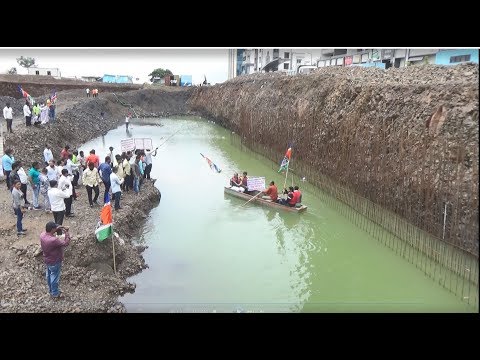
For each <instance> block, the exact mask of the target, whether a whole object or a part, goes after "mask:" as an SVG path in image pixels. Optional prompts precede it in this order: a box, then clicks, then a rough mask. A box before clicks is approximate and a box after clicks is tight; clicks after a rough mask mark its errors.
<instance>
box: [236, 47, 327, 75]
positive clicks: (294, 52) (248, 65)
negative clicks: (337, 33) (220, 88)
mask: <svg viewBox="0 0 480 360" xmlns="http://www.w3.org/2000/svg"><path fill="white" fill-rule="evenodd" d="M320 56H321V49H245V51H244V56H243V62H242V74H252V73H255V72H269V71H280V72H286V73H288V74H296V73H297V69H298V67H299V66H300V65H316V62H317V60H318V59H319V58H320Z"/></svg>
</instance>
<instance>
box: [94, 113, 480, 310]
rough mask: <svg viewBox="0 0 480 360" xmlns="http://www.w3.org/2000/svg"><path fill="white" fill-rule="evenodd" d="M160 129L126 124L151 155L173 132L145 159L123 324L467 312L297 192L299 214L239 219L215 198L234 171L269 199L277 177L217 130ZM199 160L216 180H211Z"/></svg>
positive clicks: (181, 122)
mask: <svg viewBox="0 0 480 360" xmlns="http://www.w3.org/2000/svg"><path fill="white" fill-rule="evenodd" d="M161 122H162V124H163V125H164V126H140V125H136V124H135V123H134V124H133V127H134V129H133V130H132V134H131V136H134V137H151V138H152V139H153V141H154V144H156V145H159V144H161V143H162V142H163V141H164V140H165V139H167V138H168V137H169V136H170V135H172V134H174V133H175V132H177V131H178V130H179V129H181V130H180V131H179V132H178V133H176V134H175V135H174V136H173V137H171V138H170V140H168V142H167V143H165V145H163V146H161V147H160V149H159V151H158V156H157V157H156V158H154V163H153V170H152V175H153V177H155V178H157V179H158V180H157V182H156V185H157V186H158V188H159V189H160V191H161V193H162V199H161V202H160V205H159V206H158V207H157V208H155V209H153V210H152V211H151V213H150V216H149V217H148V220H147V224H146V226H145V230H144V233H143V235H142V236H141V238H140V239H138V241H139V242H141V243H144V244H146V245H148V249H147V250H145V252H144V257H145V260H146V263H147V264H148V266H149V268H148V269H146V270H144V271H143V272H142V273H140V274H138V275H136V276H134V277H132V278H131V279H130V281H132V282H135V283H136V285H137V287H136V290H135V293H133V294H127V295H125V296H124V297H122V298H120V301H122V302H123V303H124V304H125V306H126V308H127V310H128V311H129V312H235V311H244V312H302V311H303V312H474V311H475V310H474V308H473V307H472V306H469V305H468V304H466V303H464V302H462V301H461V300H460V299H459V298H458V297H456V296H455V295H453V294H452V293H450V292H449V291H448V290H446V289H445V288H443V287H442V286H440V285H439V284H438V283H437V282H434V281H433V280H432V279H431V278H429V277H428V276H426V275H425V274H424V273H423V272H422V271H420V270H419V269H417V268H416V267H415V266H414V265H412V264H410V263H409V262H407V261H406V260H405V259H404V258H402V257H400V256H398V255H396V254H395V253H394V252H393V251H392V250H391V249H389V248H388V247H385V246H384V245H382V244H381V243H379V242H378V241H377V240H376V239H374V238H373V237H371V236H370V235H369V234H368V233H366V232H365V231H363V230H362V229H360V228H358V227H356V226H355V225H353V224H352V223H351V222H350V221H349V220H348V219H347V218H345V217H343V216H342V215H340V214H339V213H338V212H337V211H336V210H335V209H333V208H331V207H328V205H327V204H325V203H323V202H321V201H320V199H319V198H318V197H316V196H315V195H313V194H311V193H309V192H308V191H304V192H303V203H304V204H306V205H307V206H308V210H307V212H306V213H303V214H291V213H287V212H279V211H277V210H271V209H268V208H264V207H260V206H258V205H255V204H248V205H247V206H245V207H242V205H243V204H244V201H243V200H241V199H237V198H233V197H230V196H229V195H224V193H223V186H224V185H227V184H228V180H229V178H230V177H231V176H232V173H233V172H234V171H238V172H242V171H244V170H247V171H248V174H249V175H250V176H265V177H266V181H267V182H269V181H270V180H274V181H275V183H277V184H280V186H279V187H281V186H283V181H284V176H283V175H282V174H278V173H276V171H275V170H272V165H271V163H269V162H268V161H263V160H257V159H254V158H252V157H250V156H249V155H248V154H247V153H245V152H241V151H240V150H239V149H238V148H237V147H235V146H234V145H232V143H231V139H230V132H229V131H227V130H225V129H223V128H221V127H219V126H218V125H215V124H213V123H209V122H206V121H204V120H200V119H195V118H188V119H187V118H183V119H163V120H161ZM162 137H163V139H162ZM122 138H125V129H124V128H123V127H120V128H118V129H116V130H113V131H111V132H109V133H108V134H107V135H106V136H105V137H103V138H99V139H96V140H94V141H92V142H90V143H88V144H87V145H86V147H87V148H90V147H91V146H93V147H95V148H97V149H100V150H99V152H100V154H101V155H102V156H103V155H104V154H105V153H106V152H107V151H108V146H110V145H111V144H113V146H114V147H118V148H119V144H120V139H122ZM200 153H203V154H204V155H205V156H208V157H209V158H210V159H211V160H212V161H213V162H214V163H216V164H217V165H218V166H219V167H220V168H221V169H223V171H222V172H221V173H220V174H218V173H215V172H213V171H212V170H211V169H210V167H209V166H208V164H207V162H206V160H205V159H204V158H203V157H202V156H201V155H200ZM282 156H283V154H279V159H278V160H279V162H280V160H281V157H282ZM294 156H295V155H294V153H293V157H294ZM307 181H308V179H307ZM299 186H300V188H302V184H301V183H300V184H299Z"/></svg>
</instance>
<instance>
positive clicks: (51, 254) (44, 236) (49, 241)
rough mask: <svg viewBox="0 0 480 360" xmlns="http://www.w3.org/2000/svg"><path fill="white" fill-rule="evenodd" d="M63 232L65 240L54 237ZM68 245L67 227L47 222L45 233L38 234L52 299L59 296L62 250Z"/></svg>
mask: <svg viewBox="0 0 480 360" xmlns="http://www.w3.org/2000/svg"><path fill="white" fill-rule="evenodd" d="M61 231H63V232H64V233H65V238H62V237H59V236H56V235H55V233H56V232H61ZM69 243H70V233H69V231H68V227H66V226H62V225H58V224H56V223H54V222H53V221H49V222H48V223H47V224H46V225H45V231H44V232H42V233H41V234H40V245H41V247H42V251H43V259H44V261H45V265H46V267H47V268H46V277H47V284H48V290H49V292H50V295H51V296H52V298H54V299H58V298H60V296H61V291H60V290H59V283H60V271H61V269H62V261H63V249H64V247H65V246H67V245H68V244H69Z"/></svg>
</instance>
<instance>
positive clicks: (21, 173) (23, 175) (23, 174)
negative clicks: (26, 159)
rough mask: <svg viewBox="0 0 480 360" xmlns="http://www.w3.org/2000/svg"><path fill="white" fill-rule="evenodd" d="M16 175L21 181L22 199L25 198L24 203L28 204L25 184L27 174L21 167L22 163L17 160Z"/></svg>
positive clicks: (26, 183) (26, 182)
mask: <svg viewBox="0 0 480 360" xmlns="http://www.w3.org/2000/svg"><path fill="white" fill-rule="evenodd" d="M17 174H18V177H19V178H20V182H21V183H22V185H21V188H20V190H21V191H22V193H23V200H25V205H30V203H29V202H28V200H27V185H28V175H27V173H26V172H25V169H24V168H23V164H22V163H21V162H20V161H19V162H18V169H17Z"/></svg>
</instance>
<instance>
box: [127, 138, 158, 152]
mask: <svg viewBox="0 0 480 360" xmlns="http://www.w3.org/2000/svg"><path fill="white" fill-rule="evenodd" d="M120 149H121V150H122V152H124V151H132V150H134V149H142V150H145V149H150V150H153V145H152V139H150V138H132V139H122V140H120Z"/></svg>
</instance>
